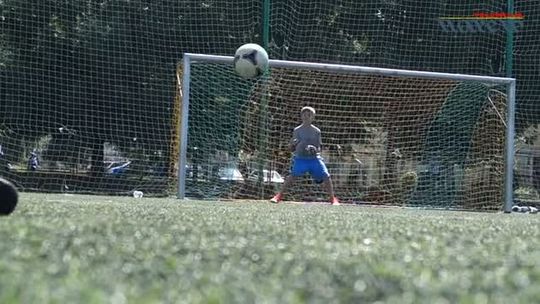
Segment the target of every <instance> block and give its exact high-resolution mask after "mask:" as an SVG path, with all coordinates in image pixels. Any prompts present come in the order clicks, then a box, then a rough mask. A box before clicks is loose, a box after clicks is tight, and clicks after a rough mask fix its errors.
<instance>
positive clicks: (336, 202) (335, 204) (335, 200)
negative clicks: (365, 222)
mask: <svg viewBox="0 0 540 304" xmlns="http://www.w3.org/2000/svg"><path fill="white" fill-rule="evenodd" d="M330 204H331V205H332V206H338V205H341V203H340V202H339V200H338V198H337V197H335V196H334V197H332V198H331V199H330Z"/></svg>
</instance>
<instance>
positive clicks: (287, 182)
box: [270, 175, 295, 204]
mask: <svg viewBox="0 0 540 304" xmlns="http://www.w3.org/2000/svg"><path fill="white" fill-rule="evenodd" d="M294 180H295V177H294V176H292V175H289V176H287V178H286V179H285V182H284V183H283V185H282V186H281V191H279V192H278V193H277V194H276V195H275V196H274V197H273V198H272V199H271V200H270V201H271V202H272V203H276V204H277V203H279V202H280V201H281V199H282V198H283V194H284V193H285V192H287V190H288V189H289V187H290V186H291V185H292V183H293V182H294Z"/></svg>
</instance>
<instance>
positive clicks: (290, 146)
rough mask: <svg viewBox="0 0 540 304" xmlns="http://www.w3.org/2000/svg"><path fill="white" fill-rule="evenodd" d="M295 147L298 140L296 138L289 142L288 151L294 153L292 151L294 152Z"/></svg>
mask: <svg viewBox="0 0 540 304" xmlns="http://www.w3.org/2000/svg"><path fill="white" fill-rule="evenodd" d="M296 145H298V139H296V138H293V139H291V141H290V142H289V150H291V151H292V152H294V150H296Z"/></svg>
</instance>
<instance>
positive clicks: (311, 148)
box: [306, 145, 318, 155]
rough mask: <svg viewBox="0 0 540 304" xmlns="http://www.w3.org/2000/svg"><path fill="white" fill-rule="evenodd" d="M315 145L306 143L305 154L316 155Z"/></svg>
mask: <svg viewBox="0 0 540 304" xmlns="http://www.w3.org/2000/svg"><path fill="white" fill-rule="evenodd" d="M317 152H318V151H317V147H315V146H313V145H307V146H306V154H308V155H317Z"/></svg>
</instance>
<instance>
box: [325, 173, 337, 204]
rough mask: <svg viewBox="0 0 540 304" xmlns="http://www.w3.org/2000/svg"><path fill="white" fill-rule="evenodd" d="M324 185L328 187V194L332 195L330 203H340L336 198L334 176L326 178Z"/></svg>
mask: <svg viewBox="0 0 540 304" xmlns="http://www.w3.org/2000/svg"><path fill="white" fill-rule="evenodd" d="M323 186H324V188H325V189H326V192H327V193H328V195H329V196H330V203H332V205H339V201H338V199H337V198H336V194H335V193H334V185H333V183H332V178H331V177H328V178H327V179H325V180H324V181H323Z"/></svg>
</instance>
